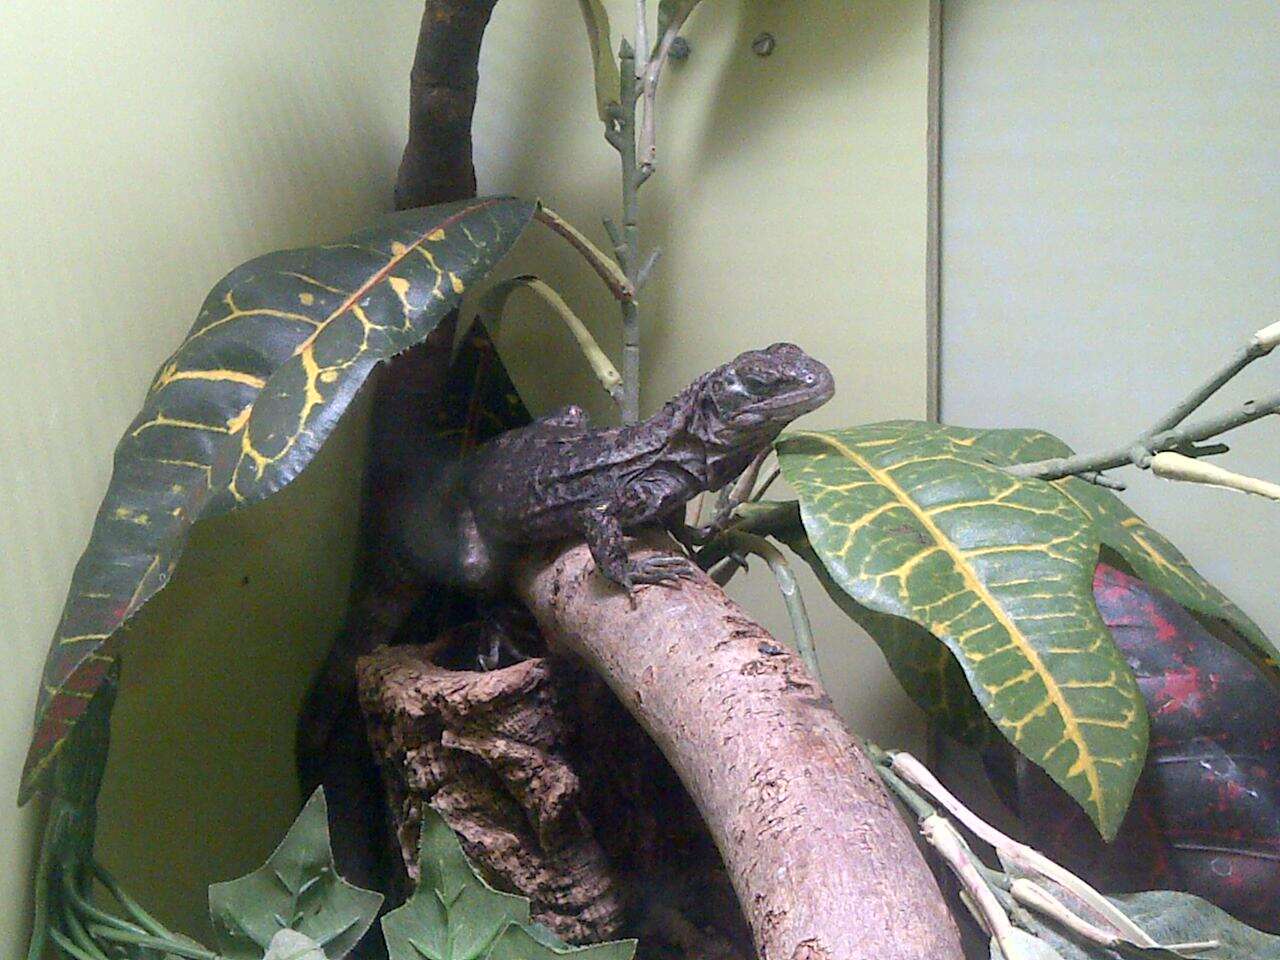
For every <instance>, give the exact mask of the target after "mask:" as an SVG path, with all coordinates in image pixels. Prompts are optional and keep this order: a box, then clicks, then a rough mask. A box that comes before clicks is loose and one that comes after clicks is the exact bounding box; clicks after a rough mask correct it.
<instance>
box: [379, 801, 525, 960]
mask: <svg viewBox="0 0 1280 960" xmlns="http://www.w3.org/2000/svg"><path fill="white" fill-rule="evenodd" d="M418 864H419V868H420V870H421V873H420V875H419V878H418V886H417V888H416V889H415V890H414V892H413V896H411V897H410V898H409V900H408V901H407V902H406V903H405V904H404V906H402V907H398V908H397V909H395V910H392V911H391V912H390V913H388V914H387V915H386V916H385V917H383V918H382V933H383V936H384V937H386V940H387V952H388V955H389V956H390V960H472V958H479V957H483V956H484V955H485V951H486V950H487V948H488V947H489V945H490V944H491V943H493V941H494V940H495V939H497V937H498V935H499V934H500V933H501V932H502V931H503V930H504V929H505V928H506V927H507V925H508V924H511V923H521V924H524V923H529V901H528V900H527V899H526V898H525V897H517V896H515V895H513V894H509V893H502V892H501V891H498V890H495V889H493V888H492V887H491V886H489V884H487V883H485V881H484V880H483V878H481V877H480V876H479V875H478V874H477V873H476V872H475V870H474V869H473V868H472V866H471V864H470V863H469V862H468V861H467V857H466V854H464V853H463V852H462V845H461V844H460V843H458V838H457V836H455V835H454V832H453V831H452V830H451V829H450V828H449V825H448V824H447V823H445V820H444V817H442V816H440V814H438V813H437V812H436V811H435V810H432V809H430V808H426V809H425V810H424V811H423V815H422V840H421V843H420V846H419V847H418Z"/></svg>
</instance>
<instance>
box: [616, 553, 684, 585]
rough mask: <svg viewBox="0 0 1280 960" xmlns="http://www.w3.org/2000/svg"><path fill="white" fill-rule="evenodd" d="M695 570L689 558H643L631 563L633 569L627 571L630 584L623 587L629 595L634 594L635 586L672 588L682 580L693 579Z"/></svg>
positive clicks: (669, 556) (673, 556) (671, 556)
mask: <svg viewBox="0 0 1280 960" xmlns="http://www.w3.org/2000/svg"><path fill="white" fill-rule="evenodd" d="M694 569H695V565H694V563H693V561H692V560H690V559H689V558H688V557H682V556H676V555H674V554H671V555H668V556H657V557H642V558H641V559H639V560H633V561H632V562H631V569H630V570H628V571H627V578H626V579H627V580H628V581H630V582H629V583H625V584H623V585H624V586H625V587H626V588H627V592H628V593H631V592H634V587H635V586H643V585H648V584H661V585H663V586H670V585H671V584H674V583H677V582H678V581H680V580H688V579H690V578H692V577H693V571H694Z"/></svg>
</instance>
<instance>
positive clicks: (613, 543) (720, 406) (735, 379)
mask: <svg viewBox="0 0 1280 960" xmlns="http://www.w3.org/2000/svg"><path fill="white" fill-rule="evenodd" d="M833 392H834V383H833V380H832V377H831V372H830V371H829V370H828V369H827V368H826V367H825V366H824V365H823V364H822V363H820V362H818V361H817V360H815V359H813V358H812V357H810V356H809V355H808V354H806V353H805V352H804V351H803V350H801V349H800V348H799V347H797V346H795V345H794V344H790V343H775V344H773V345H772V346H770V347H766V348H765V349H763V350H750V351H747V352H746V353H743V354H740V355H739V356H737V357H735V358H734V359H733V360H731V361H730V362H729V363H726V364H724V365H723V366H721V367H717V368H716V369H715V370H712V371H711V372H710V373H706V374H703V375H702V376H701V377H699V378H698V379H697V380H695V381H694V382H693V383H692V384H690V385H689V387H687V388H686V389H685V390H683V391H682V392H681V393H679V394H678V395H677V396H675V397H674V398H673V399H672V400H670V401H669V402H668V403H667V404H666V405H665V406H663V408H662V409H661V410H660V411H658V413H656V414H655V415H654V416H652V417H650V418H649V419H648V420H645V421H644V422H642V423H639V424H635V425H633V426H623V427H613V428H608V429H593V428H592V427H591V425H590V423H589V422H588V419H587V415H586V413H585V412H584V411H583V410H582V409H581V408H579V407H573V406H571V407H566V408H564V409H562V410H559V411H557V412H555V413H554V414H551V415H549V416H546V417H543V418H542V419H540V420H537V421H534V422H533V423H532V424H530V425H529V426H527V427H523V428H520V429H517V430H512V431H509V432H507V433H504V434H502V435H501V436H499V437H497V438H496V439H494V440H491V441H489V442H488V443H486V444H484V445H483V446H481V447H479V448H477V449H476V450H475V451H473V452H472V453H470V454H468V455H466V456H464V457H462V458H460V459H458V460H457V461H455V462H454V463H452V464H451V465H449V466H448V467H447V468H445V469H444V470H443V471H442V472H440V473H439V474H437V475H436V476H435V477H434V478H430V479H426V480H424V481H423V482H422V483H421V484H418V485H412V484H411V485H409V486H408V487H407V488H406V491H405V495H404V499H403V501H402V502H401V503H399V504H398V505H396V507H395V508H393V511H392V512H393V514H395V515H398V517H399V521H400V522H399V523H398V524H397V529H396V531H395V534H394V539H395V543H394V544H392V545H391V546H392V547H393V549H394V550H395V552H396V554H397V556H398V559H399V560H400V561H401V562H402V563H403V565H404V567H406V568H407V570H408V571H412V572H413V573H415V574H416V575H417V576H418V577H420V578H421V579H422V580H425V581H431V582H437V583H442V584H447V585H450V586H456V587H462V588H465V589H470V590H476V591H481V592H487V593H494V592H498V591H500V590H501V589H502V588H503V586H504V585H505V583H506V580H507V575H508V573H509V570H510V566H511V563H512V561H513V560H514V559H515V557H516V555H517V554H518V553H519V552H520V550H521V548H523V547H525V546H526V545H528V544H532V543H538V542H546V541H554V540H564V539H570V538H574V537H581V538H583V539H585V540H586V542H587V544H588V546H589V547H590V548H591V554H592V556H593V557H594V559H595V561H596V565H597V568H598V569H599V571H600V572H601V573H602V574H603V575H604V576H605V577H607V578H608V579H610V580H612V581H613V582H614V583H617V584H619V585H620V586H622V587H623V588H625V589H626V590H627V591H628V592H630V591H632V590H634V589H635V588H636V587H637V586H640V585H642V584H655V583H666V582H669V581H672V580H674V579H676V578H678V577H679V576H680V574H681V572H682V571H685V570H687V569H688V560H687V559H685V558H683V557H675V556H669V557H664V556H658V557H652V556H651V557H645V558H643V559H633V558H631V557H629V556H628V555H627V551H626V548H625V546H624V542H623V533H624V531H627V530H632V529H635V528H636V527H640V526H643V525H645V524H654V523H662V524H666V525H668V526H675V525H678V524H681V523H683V520H684V506H685V504H686V503H688V501H689V500H691V499H692V498H693V497H695V496H696V495H697V494H699V493H701V492H703V491H706V490H716V489H719V488H720V487H722V486H724V485H725V484H727V483H729V482H730V481H732V480H733V479H734V478H736V477H737V476H738V475H739V474H740V473H742V471H743V470H745V469H746V467H747V466H748V465H749V464H750V463H751V462H752V460H754V459H755V458H756V456H757V455H758V454H759V453H761V452H762V451H764V450H766V449H768V447H769V446H770V444H772V442H773V440H774V439H775V438H776V437H777V436H778V434H779V433H780V432H781V431H782V429H783V428H784V427H786V426H787V424H789V423H790V422H791V421H792V420H794V419H796V418H797V417H799V416H801V415H802V414H805V413H808V412H809V411H810V410H813V409H815V408H816V407H819V406H821V405H822V404H824V403H826V401H827V400H829V399H830V398H831V395H832V393H833Z"/></svg>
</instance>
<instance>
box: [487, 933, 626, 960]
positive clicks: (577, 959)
mask: <svg viewBox="0 0 1280 960" xmlns="http://www.w3.org/2000/svg"><path fill="white" fill-rule="evenodd" d="M533 926H537V925H536V924H534V925H533ZM542 929H543V930H545V929H546V928H545V927H544V928H542ZM635 952H636V942H635V941H634V940H614V941H612V942H610V943H593V944H590V945H588V946H585V947H571V946H569V945H568V944H565V943H562V942H560V941H558V940H555V939H554V938H550V939H548V938H546V937H535V936H534V935H533V934H532V933H531V932H530V930H529V929H527V928H525V927H520V926H517V925H516V924H511V925H510V926H508V927H507V928H506V929H505V930H503V931H502V933H501V934H500V935H499V936H498V939H497V940H495V941H494V943H493V946H492V947H491V948H490V950H489V952H488V953H487V954H486V955H485V960H556V958H558V957H573V958H574V960H631V958H632V957H633V956H634V955H635Z"/></svg>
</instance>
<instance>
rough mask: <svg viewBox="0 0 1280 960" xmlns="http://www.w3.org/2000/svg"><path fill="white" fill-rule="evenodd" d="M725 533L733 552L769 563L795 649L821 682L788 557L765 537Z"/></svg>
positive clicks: (809, 627) (805, 613)
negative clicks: (783, 604)
mask: <svg viewBox="0 0 1280 960" xmlns="http://www.w3.org/2000/svg"><path fill="white" fill-rule="evenodd" d="M727 536H728V541H729V546H730V549H732V550H734V551H735V552H742V553H754V554H755V555H756V556H758V557H760V558H761V559H762V560H764V562H765V563H767V564H768V565H769V570H770V571H771V572H772V573H773V578H774V580H775V581H777V584H778V592H779V593H781V594H782V602H783V603H785V604H786V605H787V616H788V617H790V618H791V631H792V634H793V635H794V636H795V642H796V651H797V652H798V653H799V654H800V659H801V660H803V661H804V665H805V666H806V667H807V668H808V669H809V672H810V673H811V674H812V675H813V678H814V679H815V680H818V681H821V679H822V674H821V670H820V668H819V666H818V651H817V648H816V646H815V645H814V642H813V626H812V624H811V623H810V622H809V611H808V610H807V609H806V608H805V605H804V594H802V593H801V592H800V585H799V584H798V583H796V575H795V571H793V570H792V569H791V565H790V564H789V563H787V558H786V557H785V556H783V555H782V551H781V550H779V549H778V548H777V547H775V546H774V545H773V544H772V543H770V542H769V541H768V540H766V539H764V537H757V536H755V535H754V534H750V533H743V532H741V531H733V532H732V533H729V534H728V535H727Z"/></svg>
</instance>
